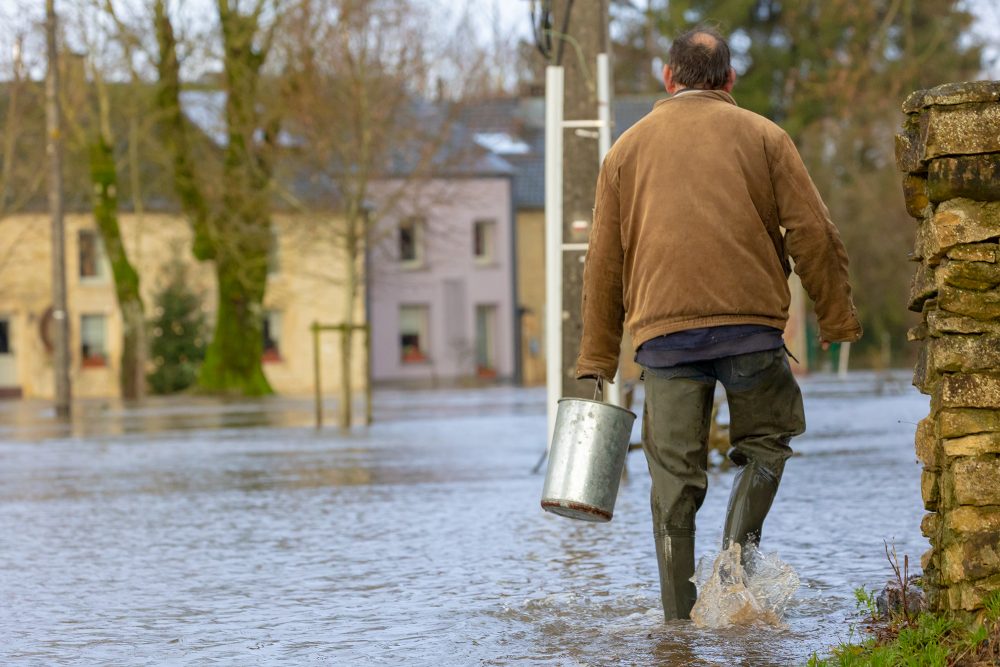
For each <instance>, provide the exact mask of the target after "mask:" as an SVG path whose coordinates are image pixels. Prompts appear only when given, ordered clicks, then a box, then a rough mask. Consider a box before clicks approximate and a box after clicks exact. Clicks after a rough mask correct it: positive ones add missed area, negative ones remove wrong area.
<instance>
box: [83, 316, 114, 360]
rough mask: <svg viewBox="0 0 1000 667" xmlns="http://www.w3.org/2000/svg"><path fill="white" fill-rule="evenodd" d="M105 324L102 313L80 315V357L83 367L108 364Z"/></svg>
mask: <svg viewBox="0 0 1000 667" xmlns="http://www.w3.org/2000/svg"><path fill="white" fill-rule="evenodd" d="M106 326H107V318H106V317H104V315H82V316H81V317H80V359H81V365H82V366H83V367H84V368H93V367H98V366H107V365H108V349H107V345H106V342H105V341H106V339H107V336H106V333H105V328H106Z"/></svg>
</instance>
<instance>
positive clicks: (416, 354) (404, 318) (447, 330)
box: [367, 153, 520, 385]
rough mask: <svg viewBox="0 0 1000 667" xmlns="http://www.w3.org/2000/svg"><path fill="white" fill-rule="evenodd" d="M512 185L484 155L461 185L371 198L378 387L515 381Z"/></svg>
mask: <svg viewBox="0 0 1000 667" xmlns="http://www.w3.org/2000/svg"><path fill="white" fill-rule="evenodd" d="M512 182H513V180H512V170H511V168H510V166H509V165H508V164H507V163H506V162H504V161H503V160H501V159H499V158H497V157H496V156H495V155H491V154H489V153H487V154H486V155H485V156H483V157H482V159H480V160H478V161H477V162H476V164H475V165H474V166H472V168H470V169H469V170H468V171H466V172H465V173H462V174H459V175H455V176H451V175H449V176H448V177H447V178H445V177H440V178H434V179H430V180H425V181H420V182H417V183H403V182H399V181H391V180H390V181H385V182H382V183H380V184H379V185H378V186H377V187H376V188H374V189H373V190H374V191H373V198H372V199H373V203H374V206H375V210H376V212H377V213H376V214H377V216H378V219H379V224H378V232H377V234H376V238H373V239H372V244H371V245H372V248H371V252H370V256H369V258H368V261H369V272H368V274H369V277H368V292H367V294H368V313H369V322H370V324H371V330H372V379H373V381H374V382H378V383H382V384H386V383H399V384H415V385H423V384H434V383H437V382H442V383H446V384H449V383H456V382H461V381H467V380H469V379H473V378H479V379H486V380H496V381H512V382H518V381H519V376H520V368H519V359H520V351H519V350H518V349H517V348H518V341H519V339H520V336H519V335H518V331H517V324H518V323H517V315H516V300H515V295H516V294H517V285H516V275H517V273H516V270H515V257H514V248H515V245H514V242H515V237H514V233H515V225H514V206H513V187H512Z"/></svg>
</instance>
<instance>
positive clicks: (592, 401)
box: [556, 396, 638, 419]
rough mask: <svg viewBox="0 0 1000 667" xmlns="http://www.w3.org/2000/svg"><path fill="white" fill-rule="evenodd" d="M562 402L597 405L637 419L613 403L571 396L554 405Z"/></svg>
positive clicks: (636, 416)
mask: <svg viewBox="0 0 1000 667" xmlns="http://www.w3.org/2000/svg"><path fill="white" fill-rule="evenodd" d="M563 401H577V402H580V403H597V404H598V405H603V406H605V407H608V408H614V409H615V410H621V411H622V412H627V413H628V414H630V415H632V418H633V419H638V415H636V414H635V413H634V412H632V411H631V410H629V409H628V408H623V407H622V406H620V405H615V404H614V403H608V402H607V401H595V400H593V399H590V398H574V397H573V396H567V397H566V398H560V399H559V400H558V401H557V402H556V403H557V404H558V403H562V402H563Z"/></svg>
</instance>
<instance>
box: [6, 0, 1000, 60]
mask: <svg viewBox="0 0 1000 667" xmlns="http://www.w3.org/2000/svg"><path fill="white" fill-rule="evenodd" d="M119 1H120V2H122V4H128V3H129V2H132V3H143V2H146V1H148V0H119ZM179 1H180V3H181V4H184V5H186V6H188V7H190V8H192V9H193V10H195V11H199V7H203V9H201V10H200V11H203V12H205V13H208V10H209V9H210V6H211V4H212V2H211V0H179ZM424 1H425V2H427V3H428V4H430V5H432V6H436V7H438V8H439V13H438V17H436V19H438V20H445V21H447V20H448V19H449V18H454V17H455V14H456V12H455V11H454V10H455V9H456V8H457V7H462V6H464V5H465V4H466V2H465V0H424ZM859 1H860V0H859ZM928 1H933V0H928ZM75 4H76V3H75V1H74V2H70V1H68V0H56V7H57V9H61V10H62V11H66V10H68V9H69V8H71V7H72V6H74V5H75ZM530 5H531V0H477V1H473V2H471V6H473V7H476V8H480V9H481V11H479V12H477V13H476V14H475V15H474V17H473V18H474V19H478V21H476V23H478V25H479V29H480V31H481V35H482V36H483V37H484V38H486V37H488V36H489V34H490V32H491V22H492V18H493V17H494V16H498V17H499V19H500V24H501V26H502V29H503V30H504V31H505V32H506V31H509V32H512V33H515V34H516V35H520V36H524V37H527V36H528V35H530V31H531V27H530V23H531V22H530V18H529V16H530V14H529V12H530ZM966 5H967V6H968V7H969V8H970V10H971V11H972V12H973V13H974V14H975V15H976V16H977V18H978V21H977V24H976V26H975V32H976V33H977V34H978V35H979V36H981V37H982V38H983V39H984V41H985V42H986V48H985V53H984V60H985V62H984V73H983V74H984V77H985V78H989V79H994V80H1000V1H998V0H966ZM43 14H44V3H43V2H42V1H41V0H0V76H2V75H3V73H4V72H5V71H6V70H7V69H8V68H9V61H10V54H11V47H12V39H13V35H14V32H15V31H16V29H17V26H23V25H25V24H26V23H30V22H32V21H39V20H41V18H42V16H43Z"/></svg>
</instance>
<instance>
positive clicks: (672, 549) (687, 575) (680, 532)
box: [656, 528, 698, 621]
mask: <svg viewBox="0 0 1000 667" xmlns="http://www.w3.org/2000/svg"><path fill="white" fill-rule="evenodd" d="M656 565H657V567H658V568H659V570H660V599H661V600H662V601H663V618H664V620H667V621H672V620H675V619H679V618H691V607H693V606H694V601H695V599H696V598H697V595H698V593H697V589H696V588H695V585H694V583H693V582H692V581H691V577H693V576H694V530H691V529H687V528H666V529H663V530H659V531H656Z"/></svg>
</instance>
